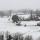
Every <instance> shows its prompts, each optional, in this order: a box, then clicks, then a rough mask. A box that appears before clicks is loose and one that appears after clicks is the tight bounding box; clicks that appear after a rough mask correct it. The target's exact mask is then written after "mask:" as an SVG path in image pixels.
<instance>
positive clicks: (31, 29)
mask: <svg viewBox="0 0 40 40" xmlns="http://www.w3.org/2000/svg"><path fill="white" fill-rule="evenodd" d="M38 22H39V21H29V22H28V21H24V22H21V24H22V26H16V25H15V24H14V23H12V22H10V21H8V18H0V32H1V31H4V32H6V31H9V32H10V33H15V32H21V33H26V34H25V35H24V36H26V35H27V34H29V35H32V36H33V38H35V39H36V38H37V37H39V36H40V26H33V24H34V25H35V24H36V23H38ZM24 24H27V25H30V26H26V27H24ZM35 39H34V40H35Z"/></svg>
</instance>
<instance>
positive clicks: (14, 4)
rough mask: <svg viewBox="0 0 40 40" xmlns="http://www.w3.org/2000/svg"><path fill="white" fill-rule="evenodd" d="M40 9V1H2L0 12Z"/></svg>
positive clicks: (0, 1) (0, 2)
mask: <svg viewBox="0 0 40 40" xmlns="http://www.w3.org/2000/svg"><path fill="white" fill-rule="evenodd" d="M25 8H29V9H40V0H0V10H10V9H13V10H19V9H25Z"/></svg>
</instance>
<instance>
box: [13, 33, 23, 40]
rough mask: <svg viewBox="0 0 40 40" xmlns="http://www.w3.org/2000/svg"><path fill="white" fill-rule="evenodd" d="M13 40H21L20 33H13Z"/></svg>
mask: <svg viewBox="0 0 40 40" xmlns="http://www.w3.org/2000/svg"><path fill="white" fill-rule="evenodd" d="M13 40H23V36H22V34H20V33H15V35H14V36H13Z"/></svg>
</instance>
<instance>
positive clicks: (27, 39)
mask: <svg viewBox="0 0 40 40" xmlns="http://www.w3.org/2000/svg"><path fill="white" fill-rule="evenodd" d="M25 40H33V39H32V36H30V35H28V36H26V37H25Z"/></svg>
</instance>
